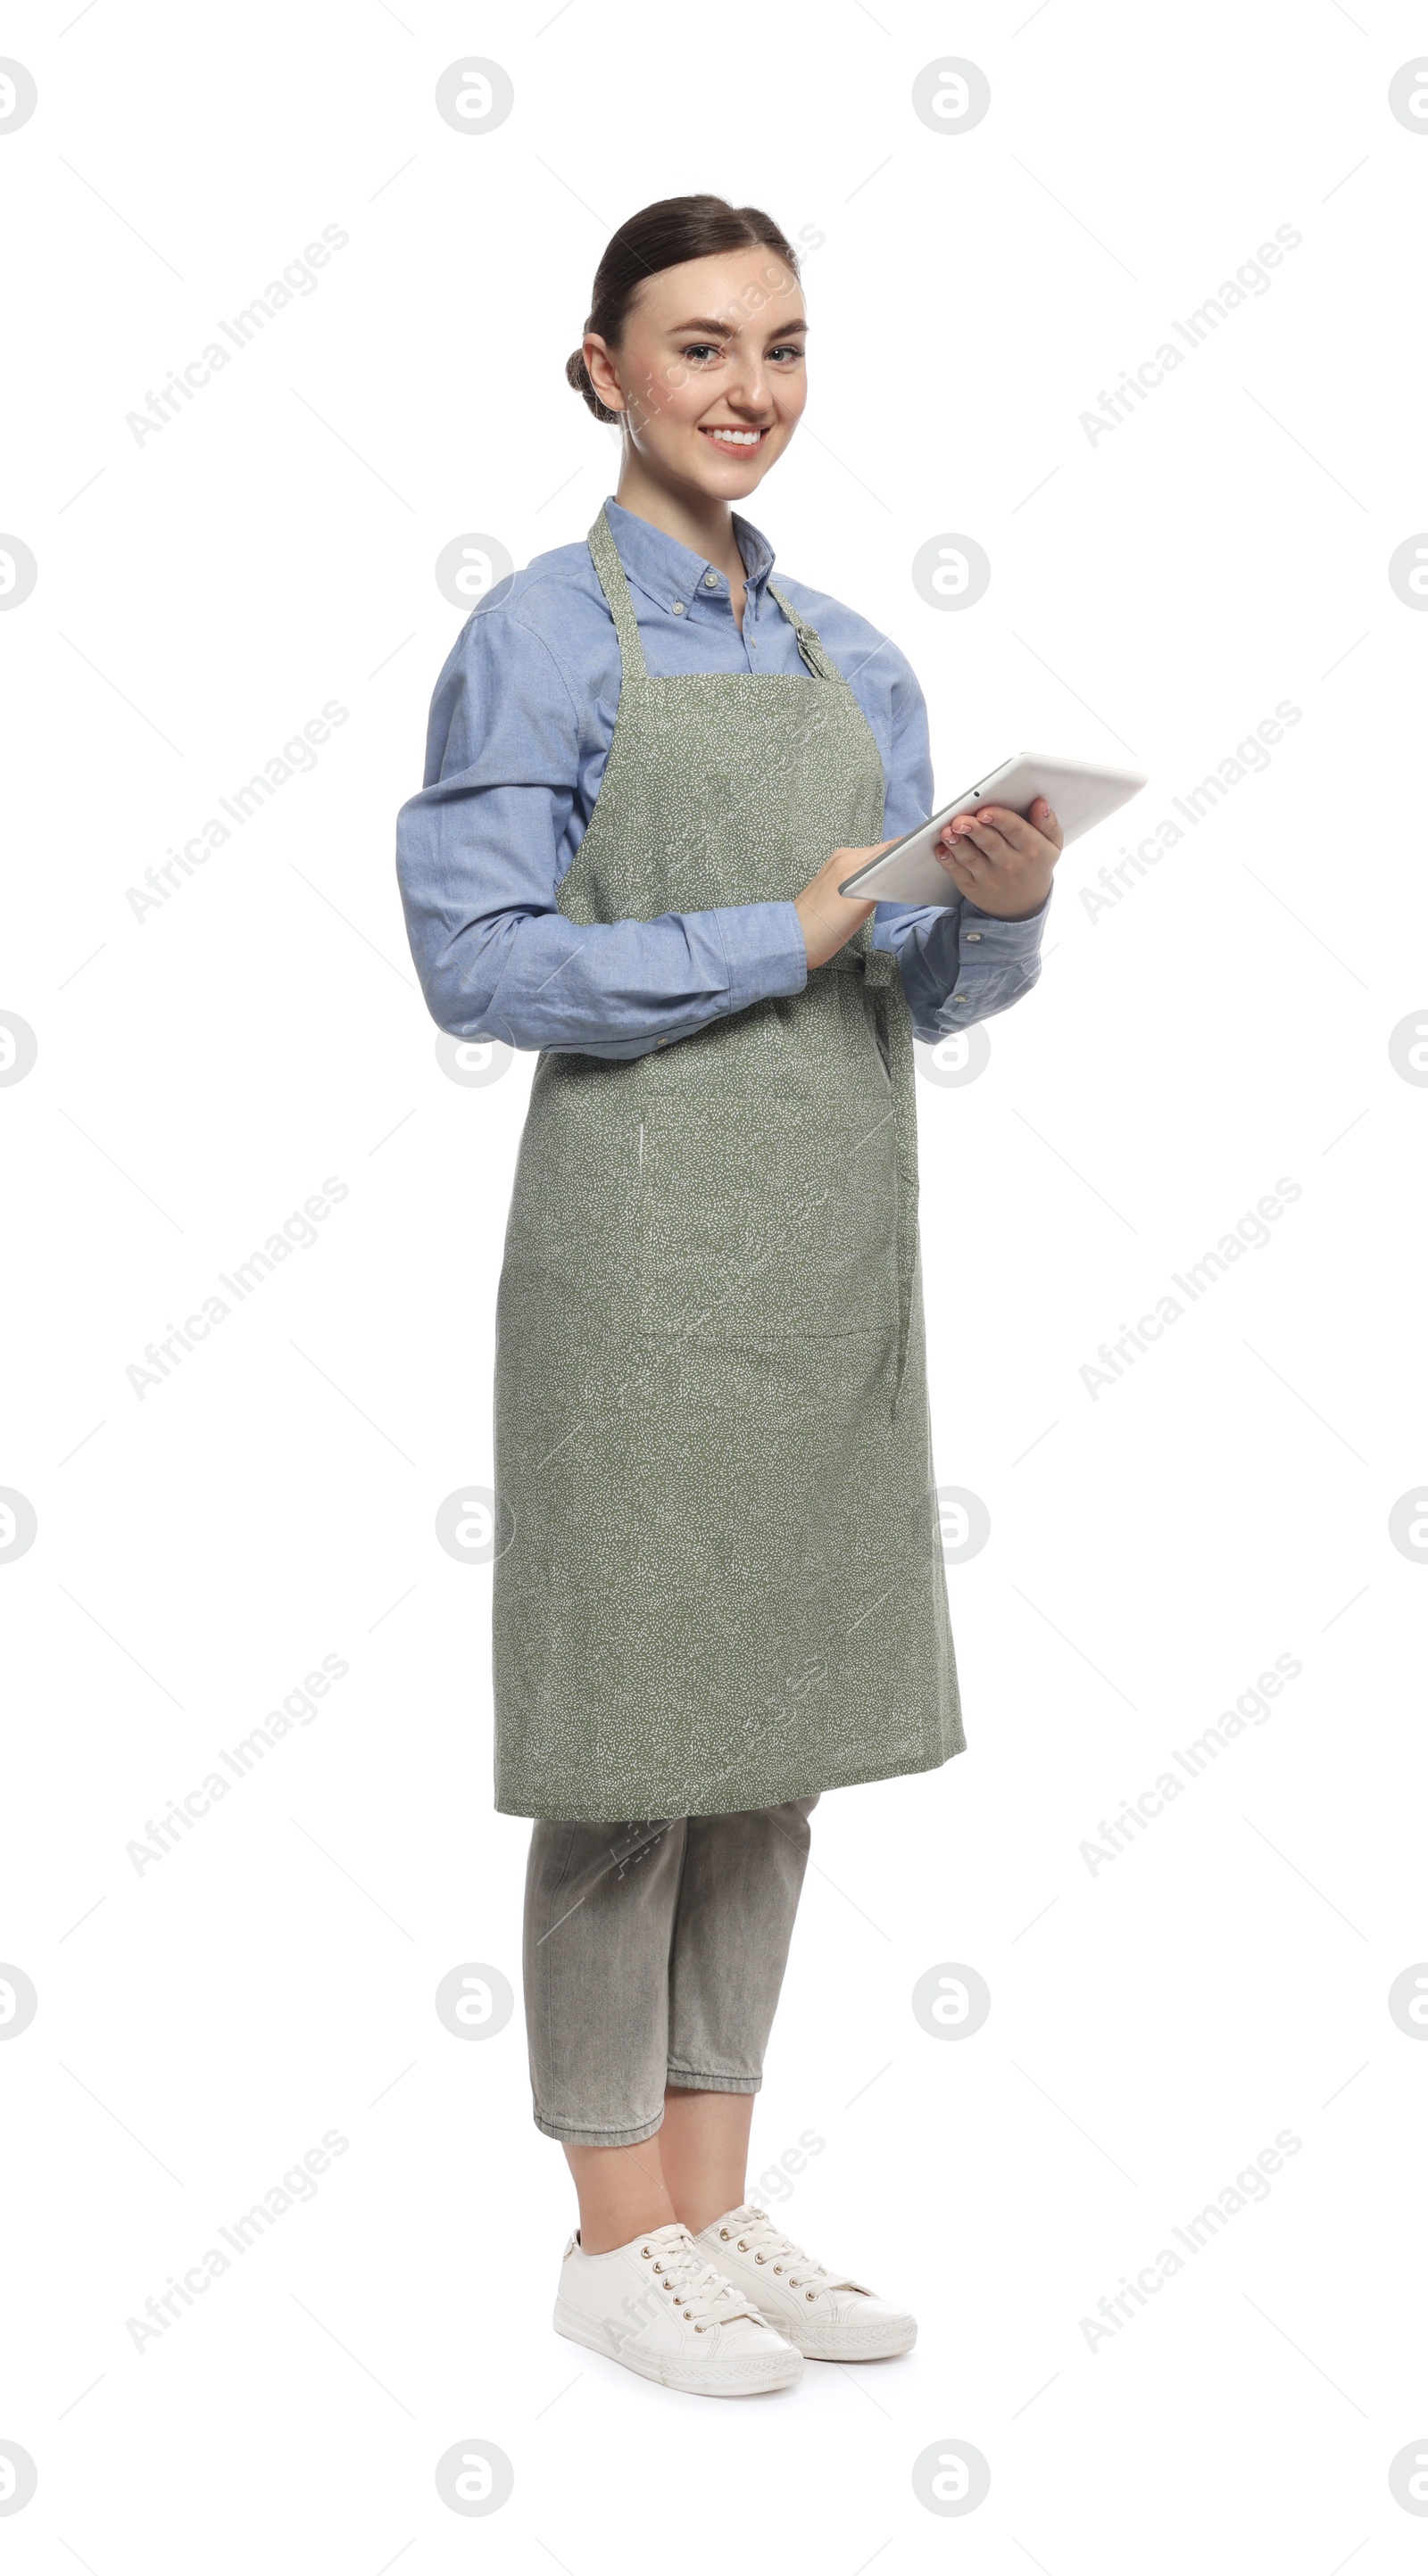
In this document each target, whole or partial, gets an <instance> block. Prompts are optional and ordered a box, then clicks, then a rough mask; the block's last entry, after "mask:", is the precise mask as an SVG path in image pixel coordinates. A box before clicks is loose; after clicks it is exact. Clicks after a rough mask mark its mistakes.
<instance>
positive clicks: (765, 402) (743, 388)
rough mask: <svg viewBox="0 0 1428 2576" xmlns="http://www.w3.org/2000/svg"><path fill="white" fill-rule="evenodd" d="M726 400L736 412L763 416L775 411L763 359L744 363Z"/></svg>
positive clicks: (730, 387)
mask: <svg viewBox="0 0 1428 2576" xmlns="http://www.w3.org/2000/svg"><path fill="white" fill-rule="evenodd" d="M726 399H727V401H728V403H729V405H730V407H731V409H732V410H734V411H746V412H755V413H759V414H763V413H766V412H769V411H771V410H772V409H773V403H772V399H771V394H770V378H769V371H768V369H767V367H766V366H765V365H764V363H763V360H762V359H761V358H745V359H744V360H743V361H742V363H741V364H740V366H739V367H738V370H737V372H736V374H735V378H734V382H733V383H732V384H731V385H730V386H729V388H728V393H727V396H726Z"/></svg>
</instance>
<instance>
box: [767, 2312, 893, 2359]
mask: <svg viewBox="0 0 1428 2576" xmlns="http://www.w3.org/2000/svg"><path fill="white" fill-rule="evenodd" d="M770 2323H772V2319H770ZM778 2332H779V2333H780V2334H781V2335H787V2336H788V2338H789V2340H790V2342H792V2341H793V2339H794V2338H793V2328H792V2327H791V2326H780V2327H779V2328H778ZM916 2341H917V2320H916V2318H915V2317H908V2318H906V2319H905V2320H904V2322H903V2323H902V2324H901V2325H897V2326H885V2327H878V2326H865V2327H864V2328H863V2330H862V2332H861V2333H859V2332H857V2331H856V2330H855V2329H852V2328H850V2329H849V2330H848V2331H847V2332H846V2333H844V2334H841V2335H838V2336H836V2337H834V2338H833V2339H832V2340H830V2341H829V2342H827V2343H822V2344H820V2342H819V2341H818V2339H817V2337H816V2336H813V2337H812V2338H811V2339H810V2340H809V2341H807V2342H802V2341H800V2343H799V2347H798V2348H799V2351H800V2352H801V2353H802V2355H803V2357H804V2360H805V2361H895V2360H896V2359H897V2357H898V2355H899V2354H900V2353H904V2352H911V2350H912V2347H913V2345H914V2344H915V2343H916Z"/></svg>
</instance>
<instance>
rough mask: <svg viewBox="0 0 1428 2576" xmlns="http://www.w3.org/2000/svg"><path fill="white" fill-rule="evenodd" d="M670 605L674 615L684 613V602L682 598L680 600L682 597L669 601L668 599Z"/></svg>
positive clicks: (679, 615)
mask: <svg viewBox="0 0 1428 2576" xmlns="http://www.w3.org/2000/svg"><path fill="white" fill-rule="evenodd" d="M670 606H671V608H672V609H673V611H674V614H675V616H676V617H682V616H683V615H684V602H683V600H682V599H673V600H671V601H670Z"/></svg>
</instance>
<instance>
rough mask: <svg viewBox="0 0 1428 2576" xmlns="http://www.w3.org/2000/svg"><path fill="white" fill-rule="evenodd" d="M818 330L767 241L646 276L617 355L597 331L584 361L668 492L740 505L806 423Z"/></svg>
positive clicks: (602, 395)
mask: <svg viewBox="0 0 1428 2576" xmlns="http://www.w3.org/2000/svg"><path fill="white" fill-rule="evenodd" d="M807 327H808V326H807V323H806V321H805V319H804V311H803V293H802V289H801V288H800V286H799V283H798V280H797V278H796V277H794V275H793V274H792V272H791V270H790V269H789V268H788V266H787V264H786V262H785V261H783V260H782V259H781V258H780V257H779V254H778V253H777V251H774V250H770V249H768V248H767V247H766V246H765V245H764V244H763V243H758V244H755V245H753V246H751V247H750V248H748V249H745V250H738V251H728V252H720V253H719V254H718V255H717V256H716V257H714V258H712V259H691V260H686V261H685V262H684V264H683V265H682V266H681V267H679V268H665V269H660V270H659V271H658V272H657V274H656V275H655V276H653V277H650V278H646V280H645V282H644V284H643V285H642V286H641V287H640V288H639V290H638V292H637V293H636V295H635V298H634V301H633V302H632V304H631V306H630V309H629V312H628V314H627V315H626V317H625V327H624V331H623V333H622V335H621V338H620V342H619V345H618V347H610V346H608V345H607V343H606V342H605V341H604V340H602V339H601V338H600V336H599V334H598V333H596V332H591V333H589V334H588V335H587V337H586V340H585V344H584V347H585V363H586V366H587V367H588V368H589V370H590V378H591V382H592V383H593V385H594V387H595V391H596V392H597V394H598V395H599V396H600V399H601V401H602V402H603V403H604V404H605V405H606V406H607V408H608V409H609V410H611V411H617V412H619V413H621V414H622V416H623V424H624V431H625V436H626V437H627V438H628V439H629V441H630V443H631V445H632V446H633V447H634V448H635V450H636V451H637V453H638V454H639V456H640V457H641V458H642V459H643V461H644V463H645V464H646V465H647V466H648V467H649V468H650V469H651V470H652V471H653V472H654V473H655V474H657V475H658V476H659V478H660V480H661V481H662V482H666V483H669V484H672V485H674V486H677V487H683V488H685V489H691V488H692V489H693V490H694V491H696V492H698V493H700V494H701V495H703V496H705V497H706V498H710V499H714V500H721V501H740V500H742V499H743V498H744V497H745V495H746V494H748V493H750V492H752V491H754V490H755V489H756V487H757V485H758V484H760V483H761V482H762V481H763V478H764V476H765V475H766V474H767V472H768V470H769V467H770V466H771V465H772V464H773V462H774V459H775V458H776V457H778V456H781V455H782V454H783V451H784V449H785V448H786V447H787V445H788V442H789V440H790V439H791V438H792V436H793V433H794V430H795V428H796V426H797V424H798V418H799V414H800V413H801V411H802V409H803V405H804V401H805V399H806V395H807V382H806V377H805V372H804V356H803V342H804V334H805V331H806V330H807Z"/></svg>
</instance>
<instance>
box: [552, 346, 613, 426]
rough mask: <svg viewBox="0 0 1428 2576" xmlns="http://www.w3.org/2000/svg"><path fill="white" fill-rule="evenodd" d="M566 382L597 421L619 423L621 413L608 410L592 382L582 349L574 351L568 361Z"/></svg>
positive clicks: (566, 364) (566, 362) (566, 363)
mask: <svg viewBox="0 0 1428 2576" xmlns="http://www.w3.org/2000/svg"><path fill="white" fill-rule="evenodd" d="M565 381H566V383H567V384H568V385H572V386H573V387H574V389H575V391H576V393H578V394H579V395H580V397H581V399H582V401H584V402H586V403H588V405H589V407H590V409H591V411H593V413H594V414H595V417H596V419H597V420H608V421H614V422H618V420H619V418H620V415H619V413H618V412H617V411H610V410H608V409H607V408H606V406H605V404H604V403H602V401H601V400H600V397H599V395H598V394H597V392H596V391H595V388H594V386H593V385H592V383H591V381H590V370H589V368H588V367H587V366H586V364H585V353H584V351H583V350H582V349H572V350H571V352H570V355H569V357H568V358H567V359H566V361H565Z"/></svg>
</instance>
